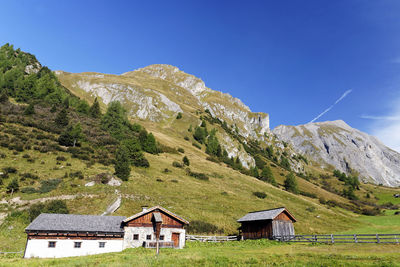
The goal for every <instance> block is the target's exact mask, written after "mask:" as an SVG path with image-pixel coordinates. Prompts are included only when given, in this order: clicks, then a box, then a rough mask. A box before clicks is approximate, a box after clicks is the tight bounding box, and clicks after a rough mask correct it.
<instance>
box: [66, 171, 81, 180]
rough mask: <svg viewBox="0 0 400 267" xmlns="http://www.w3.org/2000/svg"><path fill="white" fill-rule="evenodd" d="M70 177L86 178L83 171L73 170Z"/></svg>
mask: <svg viewBox="0 0 400 267" xmlns="http://www.w3.org/2000/svg"><path fill="white" fill-rule="evenodd" d="M69 177H71V178H78V179H83V178H84V176H83V173H82V171H76V172H71V173H70V174H69Z"/></svg>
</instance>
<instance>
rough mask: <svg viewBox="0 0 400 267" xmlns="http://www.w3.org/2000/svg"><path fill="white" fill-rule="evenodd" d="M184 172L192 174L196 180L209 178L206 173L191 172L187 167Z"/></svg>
mask: <svg viewBox="0 0 400 267" xmlns="http://www.w3.org/2000/svg"><path fill="white" fill-rule="evenodd" d="M186 173H187V175H189V176H192V177H194V178H196V179H198V180H202V181H208V180H210V178H209V177H208V176H207V175H206V174H204V173H201V172H192V171H191V170H190V169H189V168H187V169H186Z"/></svg>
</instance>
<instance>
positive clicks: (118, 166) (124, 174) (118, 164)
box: [114, 145, 131, 181]
mask: <svg viewBox="0 0 400 267" xmlns="http://www.w3.org/2000/svg"><path fill="white" fill-rule="evenodd" d="M114 169H115V175H116V176H117V177H119V178H121V180H123V181H128V178H129V175H130V173H131V166H130V159H129V151H128V149H127V148H126V147H125V146H124V145H120V146H119V147H118V149H117V150H116V151H115V165H114Z"/></svg>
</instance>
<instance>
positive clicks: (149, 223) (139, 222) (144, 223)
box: [124, 209, 185, 228]
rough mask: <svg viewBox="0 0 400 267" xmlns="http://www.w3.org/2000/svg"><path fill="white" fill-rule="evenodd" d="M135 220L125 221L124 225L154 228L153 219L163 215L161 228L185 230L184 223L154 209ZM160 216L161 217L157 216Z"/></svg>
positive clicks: (162, 211)
mask: <svg viewBox="0 0 400 267" xmlns="http://www.w3.org/2000/svg"><path fill="white" fill-rule="evenodd" d="M142 213H143V214H140V215H138V216H136V217H134V218H128V219H126V220H125V221H124V225H125V226H128V227H153V220H154V219H153V217H154V214H156V216H159V215H161V221H162V223H161V227H162V228H183V226H184V225H185V223H184V222H182V221H181V220H178V219H177V218H175V217H173V216H171V215H170V214H168V213H166V212H165V211H164V210H161V209H153V210H150V211H147V212H142ZM157 214H159V215H157Z"/></svg>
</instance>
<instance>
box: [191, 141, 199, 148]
mask: <svg viewBox="0 0 400 267" xmlns="http://www.w3.org/2000/svg"><path fill="white" fill-rule="evenodd" d="M192 145H193V146H194V147H197V148H198V149H201V145H199V144H198V143H196V142H193V143H192Z"/></svg>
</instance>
